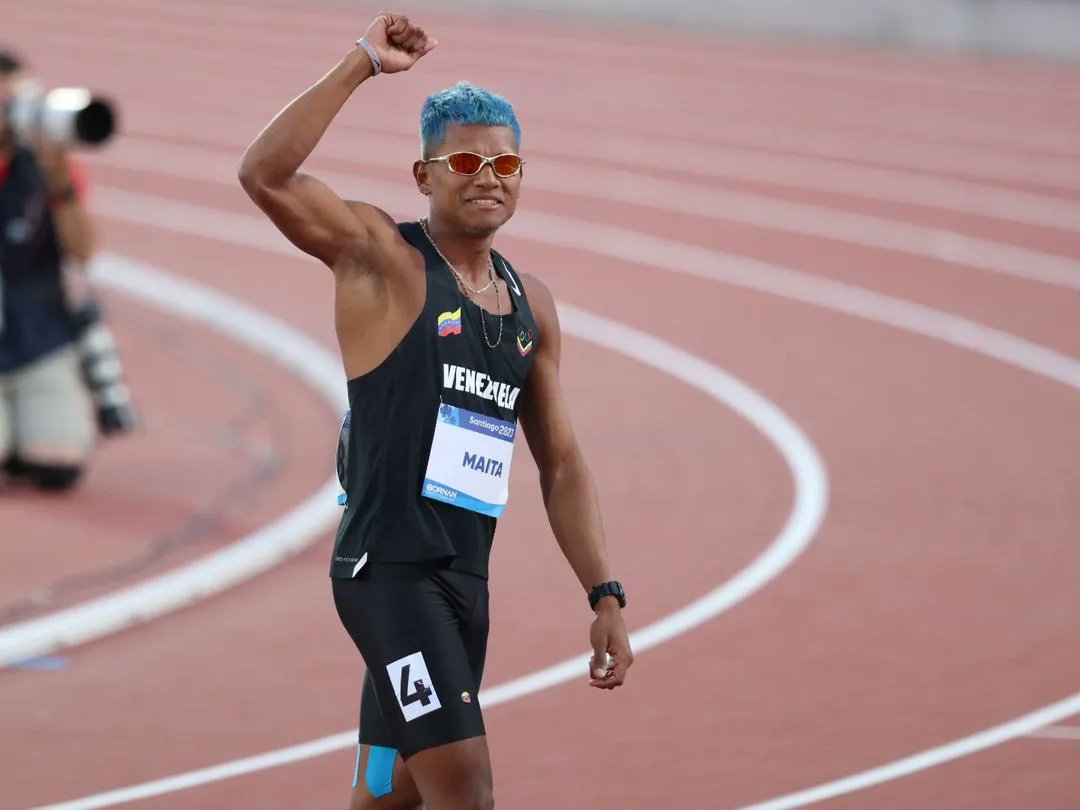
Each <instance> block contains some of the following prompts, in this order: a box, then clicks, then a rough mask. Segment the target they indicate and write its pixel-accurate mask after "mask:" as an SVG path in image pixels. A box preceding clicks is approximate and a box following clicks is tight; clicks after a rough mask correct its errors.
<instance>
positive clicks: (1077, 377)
mask: <svg viewBox="0 0 1080 810" xmlns="http://www.w3.org/2000/svg"><path fill="white" fill-rule="evenodd" d="M368 185H369V188H368V191H371V190H372V188H371V187H372V186H375V187H377V188H376V189H375V190H377V191H378V192H379V193H380V194H381V193H382V192H383V191H386V190H390V188H391V187H388V186H387V184H368ZM338 191H339V192H344V191H347V189H338ZM99 194H100V195H101V196H100V203H101V204H102V206H103V209H104V211H105V213H107V214H108V215H110V216H113V217H115V218H117V219H121V220H125V221H132V222H141V223H143V224H148V225H156V226H157V227H162V228H172V229H179V230H183V231H184V232H186V233H193V234H196V235H201V236H210V237H212V238H217V239H223V240H226V241H232V242H234V243H238V244H244V245H248V246H253V247H260V246H261V247H268V248H269V249H271V250H274V251H278V250H280V251H282V252H285V251H286V250H291V248H287V246H286V244H285V240H284V238H283V237H280V236H276V232H275V231H274V229H273V228H272V227H271V226H269V225H265V227H264V228H263V229H262V231H261V232H262V234H264V236H262V237H259V238H258V239H257V240H256V241H253V242H247V241H245V239H244V237H243V236H240V235H234V234H230V233H228V230H227V228H224V227H223V226H222V225H221V222H222V219H221V215H222V214H224V215H225V217H228V218H232V217H238V222H240V223H242V222H245V221H246V222H249V224H250V223H260V222H261V221H260V220H256V219H255V218H254V217H243V216H241V215H236V214H228V213H226V212H220V211H215V210H214V209H208V208H206V207H203V206H197V205H190V204H187V203H174V202H171V201H166V200H162V199H161V198H158V197H153V196H151V195H144V194H136V193H134V192H118V191H117V190H115V189H99ZM367 196H369V198H372V199H380V200H382V198H381V197H372V196H371V195H370V194H369V195H367ZM383 202H384V203H385V204H386V205H387V206H388V207H389V208H391V210H395V209H396V210H397V212H398V213H400V212H401V211H402V210H405V211H408V210H409V209H410V208H418V207H419V206H420V203H419V202H417V201H415V200H413V195H412V194H405V193H404V192H403V191H402V190H401V189H400V188H393V189H392V190H390V193H389V194H388V198H387V199H386V200H383ZM255 231H256V229H255V228H254V226H251V227H245V228H244V230H243V231H242V233H243V234H254V232H255ZM507 236H508V237H510V238H514V237H516V238H524V239H528V240H530V241H536V242H540V243H544V244H548V245H557V246H560V247H565V248H571V249H577V250H582V251H586V252H590V253H594V254H596V255H602V256H607V257H611V258H615V259H618V260H621V261H624V262H632V263H634V264H638V265H643V266H646V267H651V268H657V269H662V270H666V271H670V272H674V273H686V274H689V275H695V276H698V277H701V278H705V279H710V280H713V281H718V282H721V283H726V284H731V285H735V286H740V287H744V288H747V289H752V290H756V291H759V292H762V293H766V294H769V295H774V296H778V297H781V298H788V299H791V300H795V301H801V302H803V303H808V304H811V305H813V306H817V307H821V308H824V309H827V310H831V311H833V312H840V313H844V314H847V315H851V316H854V317H858V318H863V319H866V320H868V321H872V322H875V323H879V324H885V325H888V326H892V327H895V328H897V329H902V330H905V331H908V332H912V333H914V334H918V335H924V336H926V337H929V338H932V339H934V340H939V341H942V342H944V343H948V344H950V345H953V346H956V347H958V348H962V349H965V350H967V351H970V352H973V353H975V354H979V355H982V356H984V357H988V358H991V359H994V360H999V361H1001V362H1003V363H1007V364H1009V365H1011V366H1013V367H1015V368H1018V369H1022V370H1025V371H1028V372H1030V373H1032V374H1036V375H1039V376H1042V377H1045V378H1048V379H1051V380H1055V381H1057V382H1060V383H1062V384H1064V385H1067V386H1070V387H1072V388H1075V389H1078V390H1080V362H1078V361H1076V360H1074V359H1073V358H1071V357H1068V356H1066V355H1063V354H1061V353H1059V352H1055V351H1053V350H1051V349H1048V348H1046V347H1044V346H1039V345H1038V344H1035V343H1032V342H1030V341H1026V340H1023V339H1021V338H1018V337H1016V336H1015V335H1011V334H1009V333H1007V332H1003V331H1001V330H997V329H992V328H990V327H987V326H985V325H983V324H980V323H977V322H975V321H970V320H967V319H965V318H959V317H957V316H955V315H951V314H949V313H947V312H941V311H938V310H935V309H931V308H930V307H924V306H920V305H917V304H912V303H910V302H908V301H904V300H903V299H899V298H893V297H892V296H888V295H883V294H881V293H876V292H872V291H870V290H866V289H862V288H860V287H856V286H853V285H849V284H841V283H839V282H835V281H830V280H828V279H822V278H819V277H817V276H814V275H811V274H809V273H802V272H799V271H797V270H791V269H788V268H785V267H779V266H777V265H771V264H768V263H766V262H756V261H751V260H748V259H743V258H741V257H738V256H731V255H729V254H724V253H720V252H719V251H712V250H707V249H705V248H699V247H696V246H692V245H686V244H683V243H679V242H674V241H672V240H665V239H661V238H658V237H650V236H648V235H645V234H639V233H637V232H634V231H629V230H625V229H620V228H612V227H607V226H599V225H593V224H590V223H587V222H580V221H578V220H574V219H570V218H567V217H557V216H554V215H547V214H530V215H525V214H518V215H517V216H515V218H514V220H513V221H512V222H511V224H510V226H509V227H508V229H507ZM1063 706H1065V707H1068V706H1073V708H1072V711H1071V712H1070V713H1071V714H1076V713H1080V695H1073V696H1072V697H1070V698H1066V699H1065V700H1064V701H1062V702H1060V703H1055V704H1052V705H1051V706H1048V707H1045V708H1044V709H1040V710H1037V711H1035V712H1033V713H1032V714H1029V715H1024V717H1021V718H1019V719H1018V721H1016V722H1017V723H1018V725H1011V724H1005V725H1004V726H1001V727H998V728H999V729H1004V730H1005V733H1004V734H984V735H976V736H975V737H974V738H968V739H966V740H960V741H957V743H955V744H953V745H958V746H961V749H962V750H963V751H964V752H965V753H972V752H973V750H980V748H984V747H987V746H989V745H996V744H998V743H1001V742H1005V741H1006V740H1008V739H1013V738H1015V737H1018V736H1022V735H1023V734H1025V733H1027V731H1028V730H1034V729H1035V728H1038V727H1039V726H1040V725H1044V726H1045V725H1049V724H1051V723H1054V722H1056V721H1057V720H1059V719H1062V717H1064V716H1067V715H1060V714H1059V712H1060V711H1061V707H1063ZM1032 717H1034V718H1036V720H1037V721H1038V722H1037V724H1036V725H1034V726H1031V727H1030V728H1029V722H1028V721H1029V719H1030V718H1032ZM971 739H974V740H975V743H976V744H977V746H978V747H976V748H974V749H972V748H970V744H969V740H971ZM939 750H940V749H931V751H939ZM950 750H951V749H950ZM961 755H962V754H961ZM911 761H914V762H915V763H916V764H917V765H918V766H919V767H920V768H921V767H933V765H935V764H938V760H936V759H935V758H934V757H933V756H930V757H929V758H921V755H915V756H914V757H911V758H909V759H907V760H902V761H901V762H904V763H909V762H911ZM941 761H944V760H941ZM908 772H910V771H906V770H903V769H901V770H899V771H895V772H893V771H887V773H890V774H892V773H895V775H890V776H888V777H887V778H896V777H897V776H902V775H905V774H906V773H908Z"/></svg>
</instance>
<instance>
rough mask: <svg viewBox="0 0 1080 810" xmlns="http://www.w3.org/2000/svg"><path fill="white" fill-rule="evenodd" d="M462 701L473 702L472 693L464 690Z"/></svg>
mask: <svg viewBox="0 0 1080 810" xmlns="http://www.w3.org/2000/svg"><path fill="white" fill-rule="evenodd" d="M461 702H462V703H472V695H470V694H469V693H468V692H462V693H461Z"/></svg>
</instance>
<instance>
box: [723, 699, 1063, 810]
mask: <svg viewBox="0 0 1080 810" xmlns="http://www.w3.org/2000/svg"><path fill="white" fill-rule="evenodd" d="M1077 712H1080V692H1077V693H1076V694H1075V695H1072V696H1071V697H1067V698H1065V699H1064V700H1062V701H1059V702H1057V703H1054V704H1052V705H1050V706H1046V707H1044V708H1042V709H1038V710H1037V711H1034V712H1032V713H1031V714H1025V715H1024V716H1023V717H1018V718H1016V719H1015V720H1010V721H1009V722H1007V723H1002V724H1001V725H1000V726H994V727H993V728H988V729H986V731H980V732H979V733H978V734H972V735H971V736H970V737H964V738H963V739H960V740H954V741H953V742H951V743H947V744H945V745H941V746H938V747H937V748H930V749H928V750H926V751H921V752H919V753H918V754H913V755H912V756H910V757H906V758H904V759H898V760H897V761H896V762H890V763H889V764H888V765H882V766H881V767H878V768H871V769H870V770H868V771H862V772H861V773H857V774H854V775H853V776H848V777H846V778H844V779H837V780H836V781H835V782H828V783H826V784H824V785H818V786H817V787H813V788H808V789H806V790H800V791H799V792H798V793H789V794H788V795H786V796H780V797H779V798H776V799H770V800H768V801H765V802H761V803H759V804H751V805H746V806H745V807H742V808H739V810H788V809H789V808H792V807H805V806H806V805H808V804H812V803H814V802H820V801H824V800H825V799H831V798H834V797H836V796H842V795H844V794H845V793H854V792H855V791H857V790H863V789H865V788H868V787H873V786H874V785H880V784H882V783H883V782H888V781H890V780H892V779H898V778H899V777H901V776H908V775H909V774H913V773H916V772H917V771H924V770H926V769H927V768H933V767H934V766H935V765H941V764H942V763H945V762H949V761H950V760H953V759H959V758H960V757H964V756H967V755H968V754H974V753H976V752H978V751H982V750H983V749H984V748H990V747H992V746H995V745H1000V744H1001V743H1003V742H1008V741H1009V740H1015V739H1016V738H1017V737H1023V736H1025V735H1028V734H1030V733H1031V732H1033V731H1036V730H1037V729H1040V728H1042V727H1043V726H1048V725H1050V724H1051V723H1056V722H1057V721H1058V720H1063V719H1064V718H1066V717H1069V716H1071V715H1074V714H1076V713H1077Z"/></svg>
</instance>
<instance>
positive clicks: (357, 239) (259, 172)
mask: <svg viewBox="0 0 1080 810" xmlns="http://www.w3.org/2000/svg"><path fill="white" fill-rule="evenodd" d="M366 38H367V39H368V40H369V41H370V42H371V43H372V45H373V46H374V47H375V49H376V51H377V52H378V53H379V56H380V59H381V62H382V65H383V71H384V72H386V73H393V72H398V71H401V70H408V69H409V67H411V66H412V65H413V64H415V63H416V61H417V60H418V59H419V58H420V57H421V56H423V55H424V54H425V53H427V52H428V51H430V50H431V48H433V47H434V45H435V43H434V41H433V40H428V38H427V37H426V35H425V34H424V33H423V31H422V30H421V29H419V28H417V27H416V26H413V25H411V24H410V23H409V22H408V20H407V19H406V18H404V17H396V16H394V15H387V14H384V15H380V16H379V17H378V18H377V19H376V20H375V22H374V23H372V25H371V27H370V28H369V29H368V31H367V34H366ZM373 75H374V66H373V64H372V61H371V59H370V57H369V56H368V54H367V53H366V52H365V51H364V49H363V48H361V47H359V46H357V47H355V48H353V50H352V51H350V52H349V53H348V54H347V55H346V56H345V57H344V58H342V59H341V61H340V62H338V64H337V65H336V66H335V67H334V68H333V69H332V70H330V72H329V73H327V74H326V75H325V76H323V77H322V78H321V79H320V80H319V81H318V82H316V83H315V84H314V85H312V86H311V87H310V88H308V90H306V91H305V92H304V93H302V94H301V95H300V96H298V97H297V98H295V99H293V101H292V102H291V103H290V104H289V105H288V106H287V107H285V109H283V110H282V111H281V112H280V113H278V114H277V116H275V117H274V119H273V120H272V121H271V122H270V123H269V124H268V125H267V126H266V128H265V129H263V131H262V132H261V133H259V136H258V137H257V138H256V139H255V140H254V141H253V142H252V144H251V145H250V146H249V147H248V149H247V151H246V152H245V153H244V156H243V159H242V160H241V162H240V168H239V172H238V174H239V178H240V183H241V185H242V186H243V187H244V190H245V191H246V192H247V193H248V196H250V197H251V199H252V200H253V201H254V202H255V204H256V205H258V206H259V208H261V209H262V210H263V211H264V212H265V213H266V215H267V216H268V217H270V219H271V220H272V221H273V223H274V224H275V225H276V226H277V227H278V229H279V230H280V231H281V232H282V233H283V234H284V235H285V236H286V237H287V238H288V239H289V240H290V241H291V242H292V243H293V244H295V245H296V246H297V247H298V248H300V249H301V250H303V251H304V252H306V253H309V254H311V255H312V256H315V257H316V258H318V259H320V260H322V261H323V262H324V263H325V264H326V265H328V266H329V267H330V268H331V269H333V270H335V271H337V270H339V269H341V268H342V267H344V266H349V267H351V268H356V269H361V270H376V271H378V270H380V268H382V267H386V266H392V265H393V264H394V263H393V262H383V261H380V258H381V257H380V255H379V253H380V251H381V250H382V249H383V248H384V247H385V248H387V249H391V250H392V249H393V248H392V247H391V246H394V245H396V246H398V247H400V244H399V241H398V240H397V238H396V237H397V230H396V229H395V228H394V225H393V221H392V220H391V219H390V217H388V216H387V215H386V214H384V213H383V212H382V211H379V210H378V209H377V208H374V207H372V206H370V205H365V204H361V203H349V204H346V203H345V202H344V201H343V200H342V199H341V198H340V197H339V196H338V195H337V194H336V193H334V192H333V191H332V190H331V189H330V188H329V187H328V186H326V185H325V184H324V183H322V182H320V181H319V180H316V179H315V178H314V177H311V176H310V175H307V174H304V173H302V172H300V167H301V166H302V165H303V163H304V161H305V160H307V158H308V156H309V155H310V154H311V152H312V150H314V149H315V146H316V145H317V144H318V143H319V140H320V139H321V138H322V136H323V134H324V133H325V132H326V130H327V128H328V127H329V126H330V122H331V121H333V119H334V116H336V115H337V114H338V112H339V111H340V110H341V108H342V106H344V104H345V102H346V101H347V100H348V99H349V97H350V96H351V95H352V94H353V92H354V91H355V90H356V89H357V88H358V87H359V86H360V85H361V84H362V83H363V82H364V81H366V80H367V79H369V78H371V77H372V76H373Z"/></svg>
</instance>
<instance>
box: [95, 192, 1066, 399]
mask: <svg viewBox="0 0 1080 810" xmlns="http://www.w3.org/2000/svg"><path fill="white" fill-rule="evenodd" d="M349 179H350V182H349V184H348V185H349V186H354V185H356V184H358V183H359V181H360V178H357V177H350V178H349ZM365 186H366V190H367V191H369V192H372V193H373V194H374V195H377V196H378V198H379V199H382V200H386V202H387V207H388V208H390V209H391V210H393V211H397V212H401V211H407V210H409V209H410V208H413V207H414V206H416V205H417V203H416V201H415V199H414V195H412V194H406V193H405V192H404V191H403V190H402V189H401V187H400V186H395V185H392V184H389V183H380V182H377V181H366V182H365ZM96 194H97V197H96V201H97V204H98V209H99V211H100V212H101V213H102V214H104V215H106V216H109V217H112V218H114V219H117V220H121V221H125V222H133V223H138V224H141V225H150V226H153V227H157V228H164V229H167V230H173V231H177V232H179V233H187V234H194V235H196V236H202V237H207V238H210V239H220V240H222V241H225V242H230V243H232V244H239V245H244V246H247V247H256V248H260V249H263V250H268V251H270V252H273V253H281V254H283V255H287V256H294V257H295V255H296V249H295V248H294V247H292V246H291V245H290V244H289V243H288V242H287V241H286V240H285V238H284V237H283V236H281V235H280V234H279V233H278V232H277V231H276V230H275V229H274V228H273V226H271V225H270V224H269V223H268V222H265V221H264V220H260V219H257V218H256V217H253V216H249V215H247V214H235V213H233V212H231V211H223V210H220V209H215V208H210V207H207V206H203V205H196V204H192V203H185V202H179V201H175V200H169V199H165V198H163V197H157V196H154V195H151V194H142V193H138V192H134V191H122V190H120V189H115V188H106V187H104V186H99V187H98V188H97V190H96ZM506 235H507V236H508V237H510V238H518V239H527V240H529V241H532V242H539V243H542V244H545V245H555V246H557V247H564V248H570V249H573V250H581V251H585V252H588V253H594V254H596V255H600V256H606V257H608V258H614V259H618V260H619V261H622V262H629V263H633V264H636V265H639V266H643V267H649V268H653V269H660V270H666V271H668V272H671V273H682V274H685V275H691V276H697V277H698V278H703V279H707V280H709V281H718V282H721V283H724V284H731V285H734V286H737V287H744V288H746V289H751V290H756V291H758V292H762V293H766V294H767V295H773V296H777V297H780V298H788V299H791V300H794V301H800V302H802V303H806V304H812V305H814V306H817V307H821V308H823V309H828V310H832V311H834V312H841V313H844V314H845V315H853V316H855V317H858V318H862V319H864V320H868V321H873V322H875V323H880V324H885V325H887V326H892V327H895V328H897V329H902V330H904V331H906V332H914V333H915V334H919V335H924V336H926V337H929V338H933V339H935V340H940V341H942V342H944V343H949V344H951V345H953V346H956V347H958V348H961V349H967V350H968V351H971V352H975V353H976V354H981V355H983V356H985V357H990V358H992V359H994V360H1000V361H1002V362H1003V363H1007V364H1009V365H1011V366H1014V367H1016V368H1019V369H1023V370H1024V371H1030V372H1032V373H1034V374H1038V375H1041V376H1043V377H1048V378H1050V379H1052V380H1056V381H1058V382H1061V383H1064V384H1065V385H1068V386H1070V387H1072V388H1077V389H1080V361H1077V360H1074V359H1073V358H1071V357H1069V356H1067V355H1064V354H1061V353H1060V352H1057V351H1054V350H1053V349H1049V348H1047V347H1045V346H1040V345H1039V344H1037V343H1034V342H1032V341H1029V340H1024V339H1023V338H1020V337H1017V336H1016V335H1013V334H1010V333H1009V332H1005V331H1002V330H1000V329H994V328H992V327H989V326H986V325H984V324H981V323H978V322H977V321H972V320H969V319H967V318H962V317H960V316H958V315H953V314H951V313H948V312H943V311H941V310H937V309H933V308H932V307H927V306H923V305H921V304H914V303H912V302H910V301H906V300H904V299H902V298H896V297H893V296H891V295H886V294H884V293H879V292H875V291H873V290H868V289H865V288H863V287H858V286H855V285H853V284H845V283H843V282H840V281H833V280H831V279H826V278H821V277H820V276H815V275H813V274H812V273H805V272H802V271H799V270H792V269H790V268H787V267H781V266H780V265H776V264H770V263H768V262H762V261H757V260H755V259H747V258H744V257H742V256H736V255H734V254H730V253H723V252H721V251H717V250H712V249H710V248H703V247H698V246H697V245H689V244H687V243H685V242H676V241H673V240H671V239H664V238H662V237H658V236H649V235H648V234H644V233H640V232H638V231H631V230H627V229H625V228H616V227H614V226H609V225H600V224H596V223H592V222H582V221H581V220H579V219H572V218H570V217H563V216H558V215H556V214H542V213H537V212H519V213H518V214H516V215H515V216H514V219H513V221H512V223H511V224H510V225H509V226H508V227H507V231H506Z"/></svg>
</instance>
